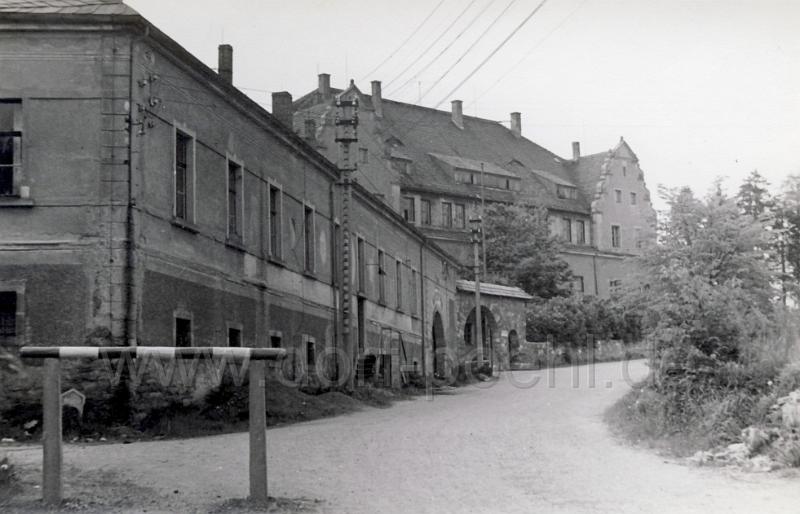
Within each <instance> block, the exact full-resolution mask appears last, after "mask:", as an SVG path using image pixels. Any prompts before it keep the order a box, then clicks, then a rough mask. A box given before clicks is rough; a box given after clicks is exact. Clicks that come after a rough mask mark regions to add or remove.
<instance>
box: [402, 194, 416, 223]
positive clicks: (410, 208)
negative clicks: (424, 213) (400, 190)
mask: <svg viewBox="0 0 800 514" xmlns="http://www.w3.org/2000/svg"><path fill="white" fill-rule="evenodd" d="M402 201H403V209H402V210H403V219H404V220H406V221H407V222H408V223H412V224H416V223H417V213H416V209H417V202H416V198H414V197H413V196H403V197H402ZM406 202H408V205H406Z"/></svg>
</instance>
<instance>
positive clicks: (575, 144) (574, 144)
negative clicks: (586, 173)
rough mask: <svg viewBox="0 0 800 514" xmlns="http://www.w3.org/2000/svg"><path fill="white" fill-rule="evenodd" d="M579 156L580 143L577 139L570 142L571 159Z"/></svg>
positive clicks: (575, 159) (574, 159)
mask: <svg viewBox="0 0 800 514" xmlns="http://www.w3.org/2000/svg"><path fill="white" fill-rule="evenodd" d="M580 158H581V144H580V142H579V141H573V142H572V160H573V161H577V160H578V159H580Z"/></svg>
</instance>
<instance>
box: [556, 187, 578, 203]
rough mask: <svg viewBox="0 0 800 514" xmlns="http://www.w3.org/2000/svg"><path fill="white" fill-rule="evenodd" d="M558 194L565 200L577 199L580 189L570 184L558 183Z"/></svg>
mask: <svg viewBox="0 0 800 514" xmlns="http://www.w3.org/2000/svg"><path fill="white" fill-rule="evenodd" d="M556 196H558V197H559V198H561V199H564V200H576V199H577V198H578V189H577V188H575V187H570V186H563V185H557V186H556Z"/></svg>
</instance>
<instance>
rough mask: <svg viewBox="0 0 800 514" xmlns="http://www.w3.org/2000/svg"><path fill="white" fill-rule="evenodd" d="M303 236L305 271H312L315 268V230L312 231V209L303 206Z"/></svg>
mask: <svg viewBox="0 0 800 514" xmlns="http://www.w3.org/2000/svg"><path fill="white" fill-rule="evenodd" d="M303 236H304V246H303V249H304V251H305V257H306V271H311V272H313V271H314V270H315V269H316V260H317V259H316V257H317V256H316V250H315V245H314V240H315V236H316V234H315V231H314V209H312V208H310V207H306V208H305V214H304V217H303Z"/></svg>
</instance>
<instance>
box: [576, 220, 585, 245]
mask: <svg viewBox="0 0 800 514" xmlns="http://www.w3.org/2000/svg"><path fill="white" fill-rule="evenodd" d="M575 236H576V238H575V242H576V243H578V244H579V245H585V244H586V222H585V221H583V220H575Z"/></svg>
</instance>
